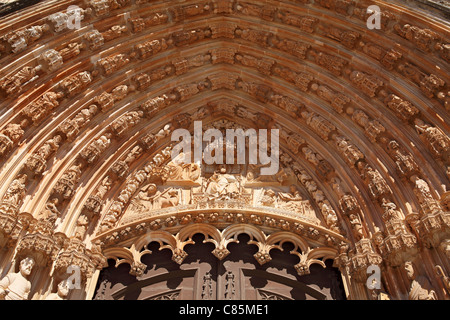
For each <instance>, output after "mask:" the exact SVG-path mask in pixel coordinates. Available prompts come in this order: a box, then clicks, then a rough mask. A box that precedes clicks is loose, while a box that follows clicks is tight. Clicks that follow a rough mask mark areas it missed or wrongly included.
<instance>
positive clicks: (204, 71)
mask: <svg viewBox="0 0 450 320" xmlns="http://www.w3.org/2000/svg"><path fill="white" fill-rule="evenodd" d="M374 3H375V4H377V5H379V6H380V8H381V10H382V29H381V30H368V29H367V27H366V20H367V18H368V14H367V12H366V9H367V7H368V5H370V4H374ZM70 5H77V6H79V7H80V8H82V9H83V12H82V16H83V19H82V20H81V24H80V28H79V29H71V28H68V27H67V26H68V25H67V24H66V23H65V21H66V20H65V17H64V14H69V13H68V12H66V10H67V8H68V7H69V6H70ZM58 12H59V13H60V14H58V15H54V16H53V17H52V18H49V17H50V16H51V15H52V14H55V13H58ZM0 29H1V30H4V31H5V32H2V34H0V38H1V41H0V62H1V66H2V67H1V68H0V94H1V100H0V108H1V109H2V110H3V111H2V113H1V115H0V145H1V147H0V154H1V158H0V161H1V162H0V164H1V171H0V182H1V183H0V185H1V187H0V194H1V195H2V198H1V199H2V200H1V204H0V214H1V216H0V225H1V231H0V244H1V245H2V247H3V248H4V251H5V255H4V257H5V258H4V259H1V260H0V263H1V264H0V270H1V272H2V275H4V274H6V273H7V272H8V270H9V269H10V268H11V259H9V258H7V257H16V259H19V258H20V257H22V256H23V255H26V254H27V253H28V252H30V250H29V249H27V248H30V244H32V243H35V242H36V243H37V242H39V241H40V242H42V241H44V239H47V240H48V241H49V242H48V241H47V242H46V241H44V242H45V243H47V244H50V243H53V244H52V245H51V246H53V245H54V246H55V247H54V249H55V250H56V251H58V250H59V252H55V253H54V254H49V253H45V254H44V251H45V250H44V251H39V252H36V255H37V256H36V257H37V258H38V259H37V260H39V265H42V266H44V265H47V264H48V265H49V266H52V268H53V270H56V271H55V275H57V274H58V273H61V272H58V270H59V271H64V270H65V269H64V268H65V266H66V264H67V263H69V261H72V259H75V257H79V258H80V259H81V260H80V261H85V262H87V261H91V262H90V263H86V264H85V265H84V267H83V268H84V269H83V270H84V271H83V272H84V274H85V275H89V276H90V275H92V274H93V271H92V270H93V269H92V268H94V269H95V268H96V267H98V268H102V266H103V262H102V261H103V259H102V258H101V255H102V252H103V251H104V250H109V249H108V248H106V247H104V246H101V245H99V243H93V242H92V241H93V240H94V239H95V238H96V237H97V236H99V235H100V234H101V233H98V230H99V226H100V225H101V223H102V221H103V220H104V218H105V217H106V216H107V214H108V212H109V211H110V209H111V207H112V205H114V203H115V202H117V199H118V198H119V197H120V195H121V194H122V192H123V191H124V190H125V189H126V188H127V186H128V183H129V182H130V181H132V180H133V179H134V178H135V177H136V175H138V174H139V173H140V172H142V170H144V168H145V166H146V165H148V164H149V160H150V159H154V157H156V156H157V155H158V154H160V153H161V152H162V151H163V150H164V149H165V148H166V147H167V146H168V145H169V140H170V139H169V136H168V132H171V130H173V129H174V128H176V127H177V126H179V125H180V124H181V125H183V124H182V123H183V122H182V121H184V120H186V119H184V118H183V116H185V114H188V115H189V116H188V117H187V121H188V123H189V126H191V125H192V122H193V121H195V120H198V119H203V121H204V123H205V124H206V123H208V124H211V123H213V122H214V121H217V120H227V121H234V122H236V123H237V124H239V125H242V127H244V128H251V127H260V126H261V125H263V126H264V125H267V122H264V121H265V120H266V119H273V122H271V123H270V125H271V126H273V128H282V129H284V130H285V134H284V136H282V139H281V150H282V153H283V155H284V156H285V158H284V160H283V165H284V167H285V168H291V169H292V170H293V172H294V174H295V176H296V178H297V181H296V185H297V187H298V188H299V190H300V192H301V194H302V196H303V197H304V198H307V199H308V200H309V201H310V202H311V204H312V206H313V207H314V210H315V212H316V215H317V218H318V219H319V220H321V225H320V226H319V227H321V228H325V226H327V227H326V228H328V231H327V232H334V231H332V230H331V229H332V228H331V227H330V226H338V228H337V229H339V233H337V234H338V235H339V237H344V238H345V241H344V242H345V243H346V245H344V244H342V245H341V246H340V247H334V249H339V254H338V255H337V256H336V255H335V256H334V257H335V261H336V265H339V266H340V269H341V271H342V272H343V275H344V274H346V275H347V276H346V277H348V280H347V281H348V284H349V285H348V288H349V289H348V295H349V297H350V298H358V297H360V298H363V297H364V298H368V295H369V293H368V291H367V290H366V288H365V287H364V285H363V283H364V281H365V279H366V277H367V274H365V271H366V269H367V267H368V266H369V265H370V264H371V263H373V264H377V265H381V266H382V268H383V278H382V281H383V289H384V290H385V291H388V294H389V295H390V296H391V297H394V298H407V294H406V293H405V290H406V289H393V288H406V287H408V283H407V281H406V280H405V279H406V276H404V277H403V278H401V277H400V276H399V274H402V272H403V271H398V268H399V267H401V266H402V265H403V263H404V262H405V261H407V260H414V259H415V260H416V261H421V262H423V261H425V262H424V263H423V266H422V265H421V266H420V268H421V270H419V272H420V273H421V275H425V276H427V277H428V278H429V279H430V281H431V283H432V285H433V286H434V287H435V288H440V289H437V290H436V291H437V292H439V295H440V297H439V298H441V299H442V298H446V297H448V292H446V291H445V289H444V286H443V283H442V281H441V278H439V277H438V276H436V274H435V272H434V265H439V266H441V269H442V270H444V271H443V272H444V274H445V273H446V274H447V275H448V272H447V271H448V270H449V269H448V268H449V265H448V261H447V260H446V257H448V249H446V248H447V247H448V246H447V247H446V245H445V243H446V241H447V242H448V240H447V239H448V237H449V227H448V224H449V221H448V210H449V207H448V201H447V198H448V192H446V188H448V187H449V165H450V164H449V152H450V151H449V150H450V142H449V138H448V136H449V134H448V132H449V130H450V128H449V123H450V118H449V114H448V110H449V109H448V108H449V107H448V106H449V100H450V97H449V96H448V88H449V87H448V81H449V79H448V62H449V48H450V47H449V41H448V39H449V32H448V31H449V29H448V23H446V22H445V21H442V20H440V19H438V18H436V17H434V18H433V17H432V16H430V15H424V14H422V13H420V12H419V11H418V10H416V9H413V8H410V7H405V6H404V5H402V4H400V3H399V4H392V3H388V2H384V1H374V2H369V1H368V2H357V3H354V2H348V1H313V0H311V1H307V0H305V1H303V0H302V1H284V2H283V3H282V5H280V3H279V2H271V1H269V2H260V1H224V0H214V1H201V2H198V1H185V2H180V3H178V4H177V5H176V6H175V7H174V6H169V5H168V2H166V1H140V0H130V1H123V2H113V1H111V2H101V1H95V0H92V1H86V2H84V1H58V2H55V1H44V2H42V3H39V4H37V5H35V6H33V7H32V8H28V9H24V10H22V11H21V12H19V13H16V14H12V15H10V16H8V17H7V18H5V19H1V20H0ZM22 31H24V32H22ZM224 101H226V103H228V109H224V110H228V111H226V112H225V111H224V112H218V110H219V111H220V110H221V109H220V108H221V107H220V106H221V105H220V104H218V103H221V102H224ZM214 103H216V104H214ZM230 105H231V107H230ZM225 106H226V104H225ZM152 107H157V111H156V112H154V113H152V112H150V111H151V109H149V108H152ZM201 108H204V109H206V111H207V112H206V116H205V117H204V118H201V116H202V113H201ZM141 111H143V112H144V113H139V112H141ZM130 112H137V113H133V114H130ZM125 115H128V116H131V117H130V120H133V119H134V120H133V121H136V123H135V125H133V126H129V127H126V126H125V127H123V126H122V127H121V126H120V125H119V123H117V122H116V121H117V120H119V119H121V117H123V116H125ZM133 116H134V118H133ZM255 116H256V118H257V119H258V121H256V122H255V121H253V120H252V117H253V119H255ZM183 119H184V120H183ZM180 121H181V122H180ZM128 124H130V123H128ZM167 124H168V125H169V127H168V129H167V130H166V131H164V130H162V131H160V130H161V129H164V127H165V126H166V125H167ZM189 126H188V127H189ZM191 128H192V127H191ZM149 133H152V134H154V135H158V133H161V134H162V136H161V139H160V140H158V141H157V143H156V144H154V145H152V141H153V140H152V137H151V136H149V135H148V134H149ZM57 136H59V137H60V139H61V140H59V138H58V137H57ZM153 142H154V141H153ZM77 162H78V163H80V164H81V168H79V169H77V167H76V166H74V165H75V164H76V163H77ZM161 164H162V163H161ZM164 164H165V165H166V164H167V161H165V162H164ZM358 164H360V165H359V166H358ZM363 164H364V165H363ZM366 164H367V165H368V166H366ZM144 171H145V170H144ZM23 174H26V176H27V178H28V179H27V181H26V182H24V183H22V182H21V179H20V177H23ZM144 180H145V179H144ZM144 180H142V181H141V182H140V184H139V185H141V186H142V183H143V182H144ZM284 187H286V186H284ZM136 191H137V190H134V191H133V192H131V194H130V196H133V195H135V192H136ZM319 191H320V192H319ZM322 195H323V196H322ZM55 198H56V199H58V202H53V199H55ZM124 209H126V208H124ZM51 214H56V216H57V219H56V220H55V221H54V227H56V228H53V230H52V226H46V225H44V224H42V223H41V222H42V218H43V217H47V218H48V217H51ZM267 214H269V213H267ZM255 215H256V216H258V215H259V213H258V214H256V213H255ZM334 217H336V218H334ZM272 218H273V219H275V220H277V219H281V218H277V217H276V216H273V217H272ZM52 219H53V218H52ZM52 219H50V220H51V221H53V220H52ZM255 219H256V218H254V220H255ZM286 219H287V218H286V217H285V216H283V219H281V220H285V221H287V220H286ZM256 220H257V219H256ZM256 220H255V221H256ZM86 221H87V223H86ZM264 221H265V220H264ZM268 221H270V220H267V222H264V223H263V224H262V225H261V226H260V228H261V232H264V234H265V235H267V236H268V237H270V236H271V235H272V233H273V232H274V230H272V229H264V228H265V226H266V224H265V223H268ZM277 221H278V220H277ZM117 222H119V221H117ZM172 223H173V222H172ZM211 225H213V226H214V227H216V226H215V225H214V223H212V224H211ZM256 225H257V224H256ZM223 227H226V225H223V226H220V227H219V229H217V232H222V229H221V228H223ZM170 228H171V227H169V229H170ZM206 228H208V227H206ZM229 228H231V226H230V227H229ZM116 229H120V230H121V232H122V233H124V232H125V233H126V231H123V230H125V229H122V225H120V224H118V225H116V224H114V225H113V226H111V228H110V229H108V232H112V233H114V232H115V231H114V230H116ZM169 229H168V230H169ZM208 230H209V229H208ZM291 231H292V230H291ZM167 232H169V231H167ZM173 232H178V231H176V230H175V229H173ZM173 234H175V233H173ZM55 239H56V240H55ZM213 239H215V240H214V241H217V239H219V238H217V237H216V238H214V237H213ZM211 241H213V240H211ZM255 241H256V240H255ZM258 241H259V240H258ZM44 242H42V243H44ZM258 243H259V242H258ZM219 247H220V245H219ZM48 248H49V247H48ZM174 248H175V247H174ZM303 249H305V248H302V250H300V251H301V253H300V251H299V253H298V255H299V258H300V260H301V261H303V260H302V259H306V258H304V257H306V256H304V255H307V257H308V259H306V260H305V261H312V260H311V259H314V257H315V256H314V253H313V252H315V251H314V250H315V248H311V250H312V251H311V252H310V253H307V252H308V250H307V249H305V250H303ZM133 254H135V253H133ZM127 259H128V260H130V259H129V258H127ZM133 259H136V257H135V256H133ZM130 261H131V260H130ZM133 261H134V260H133ZM136 261H138V260H136ZM137 267H138V268H137V270H140V269H139V266H137ZM62 273H63V272H62ZM97 273H98V272H97ZM94 274H96V273H94ZM393 274H396V275H397V276H391V275H393ZM386 275H389V276H386ZM45 277H46V276H45V275H44V274H37V275H36V276H35V278H36V281H34V283H35V286H34V288H33V290H34V291H33V292H34V298H39V297H40V298H43V297H45V296H46V295H47V294H48V293H49V291H50V290H51V286H50V284H49V281H48V280H45ZM94 278H95V277H94ZM94 278H93V279H91V280H89V279H90V277H85V279H86V280H87V281H88V283H87V284H86V290H87V291H89V290H91V289H88V288H92V287H95V283H94V282H95V279H94ZM55 279H56V278H55ZM352 279H357V281H356V282H358V283H359V284H357V285H355V284H354V283H355V282H353V280H352ZM55 281H56V280H55ZM38 282H39V284H38ZM38 291H39V292H41V293H42V292H44V293H43V294H41V295H40V296H39V294H38V293H37V292H38ZM81 291H83V290H81ZM81 291H80V292H76V293H73V294H72V298H85V297H87V296H89V294H87V293H86V292H81Z"/></svg>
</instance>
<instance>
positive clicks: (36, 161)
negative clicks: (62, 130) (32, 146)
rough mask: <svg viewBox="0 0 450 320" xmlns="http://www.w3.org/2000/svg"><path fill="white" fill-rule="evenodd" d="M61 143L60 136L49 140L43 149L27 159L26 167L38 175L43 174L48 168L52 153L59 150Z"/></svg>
mask: <svg viewBox="0 0 450 320" xmlns="http://www.w3.org/2000/svg"><path fill="white" fill-rule="evenodd" d="M61 141H62V138H61V136H59V135H56V136H54V137H53V138H51V139H49V140H47V141H46V142H45V143H44V144H43V145H42V147H40V148H39V149H38V150H37V151H36V152H35V153H33V154H32V155H31V156H30V157H29V158H28V159H27V162H26V163H25V167H26V168H27V169H28V170H30V171H32V172H34V174H36V175H40V174H42V173H43V172H44V171H45V169H46V168H47V163H46V162H47V160H48V159H49V157H50V155H51V154H52V153H54V152H55V151H56V150H58V148H59V146H60V143H61Z"/></svg>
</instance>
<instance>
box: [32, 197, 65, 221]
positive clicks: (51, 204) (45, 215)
mask: <svg viewBox="0 0 450 320" xmlns="http://www.w3.org/2000/svg"><path fill="white" fill-rule="evenodd" d="M58 203H59V200H58V198H52V199H50V200H49V201H47V203H46V204H45V207H44V209H43V210H42V211H41V212H40V213H39V216H38V219H42V220H46V221H47V220H48V221H52V223H55V221H56V219H57V218H58V217H59V216H60V215H61V213H60V212H59V210H58V207H57V206H58Z"/></svg>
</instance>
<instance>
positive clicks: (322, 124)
mask: <svg viewBox="0 0 450 320" xmlns="http://www.w3.org/2000/svg"><path fill="white" fill-rule="evenodd" d="M302 117H303V118H304V119H306V123H307V124H308V125H309V126H311V128H312V129H313V130H314V131H315V132H316V133H317V134H318V135H319V136H320V137H321V138H322V139H324V140H325V141H327V140H328V137H329V135H330V133H331V132H332V131H334V130H336V127H335V126H334V125H333V124H332V123H331V122H329V121H328V120H326V119H325V118H324V117H322V116H321V115H318V114H316V113H314V112H306V111H305V112H302Z"/></svg>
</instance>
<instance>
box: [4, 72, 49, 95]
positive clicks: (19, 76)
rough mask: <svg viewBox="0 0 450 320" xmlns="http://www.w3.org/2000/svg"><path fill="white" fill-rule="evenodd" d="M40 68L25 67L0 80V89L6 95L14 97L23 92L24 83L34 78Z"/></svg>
mask: <svg viewBox="0 0 450 320" xmlns="http://www.w3.org/2000/svg"><path fill="white" fill-rule="evenodd" d="M38 70H40V67H30V66H25V67H23V68H22V69H20V70H19V71H18V72H17V73H15V74H14V75H12V76H7V77H4V78H2V79H1V80H0V88H1V89H2V90H4V91H5V93H6V94H7V95H15V94H18V93H20V92H22V91H23V86H24V84H25V83H27V82H29V81H30V80H32V79H34V77H36V74H37V72H38Z"/></svg>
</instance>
